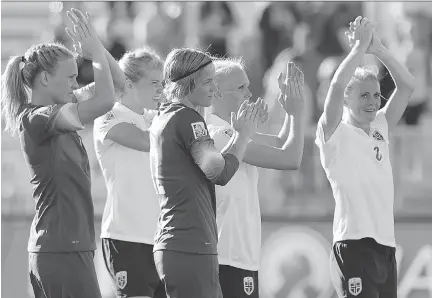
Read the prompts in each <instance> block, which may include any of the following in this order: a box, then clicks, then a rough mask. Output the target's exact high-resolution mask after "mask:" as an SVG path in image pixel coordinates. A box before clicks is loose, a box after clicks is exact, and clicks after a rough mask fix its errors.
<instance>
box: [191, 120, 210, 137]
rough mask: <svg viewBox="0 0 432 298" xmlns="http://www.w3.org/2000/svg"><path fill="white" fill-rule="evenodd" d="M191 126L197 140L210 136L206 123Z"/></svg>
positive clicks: (196, 123)
mask: <svg viewBox="0 0 432 298" xmlns="http://www.w3.org/2000/svg"><path fill="white" fill-rule="evenodd" d="M191 126H192V131H193V134H194V137H195V139H198V138H202V137H205V136H206V135H207V134H208V133H207V129H206V128H205V125H204V122H194V123H191Z"/></svg>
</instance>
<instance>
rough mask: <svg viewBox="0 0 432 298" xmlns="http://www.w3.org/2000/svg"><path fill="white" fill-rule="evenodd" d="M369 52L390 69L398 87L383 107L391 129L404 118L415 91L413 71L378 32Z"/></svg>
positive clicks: (373, 38) (374, 35)
mask: <svg viewBox="0 0 432 298" xmlns="http://www.w3.org/2000/svg"><path fill="white" fill-rule="evenodd" d="M368 53H371V54H374V55H375V56H376V57H377V58H378V59H379V60H380V61H381V62H382V63H383V64H384V65H385V66H386V67H387V69H388V70H389V72H390V75H391V76H392V78H393V81H394V82H395V85H396V89H395V91H394V92H393V94H392V95H391V96H390V99H389V100H388V101H387V103H386V105H385V106H384V108H383V111H384V114H385V115H386V119H387V123H388V127H389V130H391V129H392V128H394V127H395V126H396V124H397V123H398V122H399V120H400V119H401V118H402V114H403V113H404V111H405V109H406V107H407V105H408V101H409V99H410V97H411V95H412V94H413V92H414V88H415V79H414V77H413V76H412V75H411V73H410V72H409V71H408V69H406V68H405V67H404V66H403V65H402V64H401V63H399V62H398V61H397V60H396V59H395V57H394V56H393V55H392V54H390V52H389V51H388V50H387V49H386V48H385V47H384V46H383V44H382V43H381V40H380V39H379V37H378V36H377V34H376V33H374V34H373V37H372V42H371V45H370V46H369V49H368Z"/></svg>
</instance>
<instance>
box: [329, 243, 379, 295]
mask: <svg viewBox="0 0 432 298" xmlns="http://www.w3.org/2000/svg"><path fill="white" fill-rule="evenodd" d="M373 262H374V261H373V260H368V255H366V254H365V253H364V251H363V250H362V249H358V248H357V247H356V245H355V243H353V242H350V244H347V243H345V242H337V243H335V244H334V245H333V247H332V250H331V252H330V277H331V280H332V282H333V286H334V288H335V291H336V293H337V295H338V297H339V298H342V297H357V298H379V289H378V286H377V284H376V283H375V280H374V279H375V278H374V276H373V275H374V273H373V272H372V274H370V273H371V270H372V271H373V270H374V268H372V269H371V268H368V267H374V264H373ZM365 269H366V270H365Z"/></svg>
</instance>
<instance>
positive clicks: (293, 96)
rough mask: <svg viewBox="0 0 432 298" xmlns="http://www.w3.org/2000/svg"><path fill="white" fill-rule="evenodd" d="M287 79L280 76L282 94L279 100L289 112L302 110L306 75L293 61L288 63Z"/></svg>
mask: <svg viewBox="0 0 432 298" xmlns="http://www.w3.org/2000/svg"><path fill="white" fill-rule="evenodd" d="M286 67H287V70H286V75H285V80H284V78H283V75H282V74H280V75H279V77H278V83H279V89H280V92H281V93H280V95H279V98H278V101H279V103H280V105H281V106H282V108H283V109H284V110H285V112H287V113H288V114H294V113H298V112H300V111H302V109H303V108H304V75H303V72H302V71H301V70H300V68H298V67H297V65H295V64H294V63H293V62H288V63H287V66H286Z"/></svg>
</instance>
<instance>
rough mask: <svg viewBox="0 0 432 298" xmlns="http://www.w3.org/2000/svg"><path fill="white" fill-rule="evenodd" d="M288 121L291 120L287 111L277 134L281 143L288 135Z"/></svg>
mask: <svg viewBox="0 0 432 298" xmlns="http://www.w3.org/2000/svg"><path fill="white" fill-rule="evenodd" d="M290 122H291V121H290V115H288V113H285V120H284V123H283V125H282V128H281V130H280V132H279V135H278V137H279V140H280V142H281V143H282V144H283V143H285V142H286V140H287V139H288V137H289V133H290V127H291V124H290Z"/></svg>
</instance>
